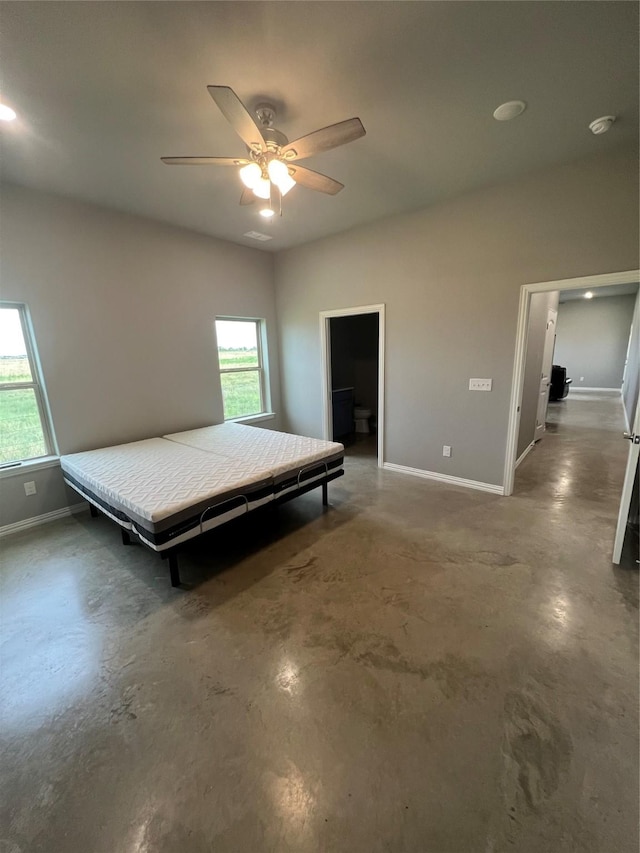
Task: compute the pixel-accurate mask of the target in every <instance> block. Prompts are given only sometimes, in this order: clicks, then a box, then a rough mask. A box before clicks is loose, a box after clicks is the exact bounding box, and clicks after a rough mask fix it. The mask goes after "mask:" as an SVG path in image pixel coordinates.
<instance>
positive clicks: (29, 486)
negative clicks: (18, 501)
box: [24, 480, 36, 495]
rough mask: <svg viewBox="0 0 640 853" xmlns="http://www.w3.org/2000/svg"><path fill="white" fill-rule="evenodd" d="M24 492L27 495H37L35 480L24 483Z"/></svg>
mask: <svg viewBox="0 0 640 853" xmlns="http://www.w3.org/2000/svg"><path fill="white" fill-rule="evenodd" d="M24 493H25V495H35V493H36V484H35V483H34V481H33V480H29V482H28V483H25V484H24Z"/></svg>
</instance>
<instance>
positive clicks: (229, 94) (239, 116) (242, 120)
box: [207, 86, 267, 151]
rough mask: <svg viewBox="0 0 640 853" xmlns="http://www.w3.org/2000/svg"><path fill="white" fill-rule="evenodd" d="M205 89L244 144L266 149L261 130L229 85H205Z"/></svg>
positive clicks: (253, 148) (261, 149)
mask: <svg viewBox="0 0 640 853" xmlns="http://www.w3.org/2000/svg"><path fill="white" fill-rule="evenodd" d="M207 90H208V92H209V94H210V95H211V97H212V98H213V100H214V101H215V102H216V104H217V105H218V107H219V108H220V112H221V113H222V115H223V116H224V117H225V118H226V120H227V121H228V122H229V124H230V125H231V127H232V128H233V129H234V130H235V132H236V133H237V134H238V136H239V137H240V139H242V141H243V142H244V143H245V145H248V146H249V148H250V149H251V150H252V151H255V150H257V151H266V150H267V146H266V143H265V141H264V139H263V137H262V131H261V130H260V128H259V127H258V125H257V124H256V122H255V121H254V120H253V118H252V117H251V114H250V113H249V112H248V111H247V108H246V107H245V105H244V104H243V103H242V101H241V100H240V98H239V97H238V96H237V95H236V93H235V92H234V91H233V89H230V88H229V86H207Z"/></svg>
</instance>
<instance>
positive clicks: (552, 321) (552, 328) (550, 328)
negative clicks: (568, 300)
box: [533, 308, 558, 441]
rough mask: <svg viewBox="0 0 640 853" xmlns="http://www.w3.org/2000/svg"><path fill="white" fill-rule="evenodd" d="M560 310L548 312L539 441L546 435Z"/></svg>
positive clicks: (539, 414) (539, 412)
mask: <svg viewBox="0 0 640 853" xmlns="http://www.w3.org/2000/svg"><path fill="white" fill-rule="evenodd" d="M557 320H558V312H557V311H554V310H553V309H551V308H550V309H549V311H548V313H547V331H546V333H545V337H544V351H543V353H542V369H541V373H540V388H539V391H538V411H537V412H536V431H535V434H534V436H533V440H534V441H539V440H540V439H541V438H542V436H543V435H544V431H545V428H546V426H545V424H546V420H547V405H548V403H549V386H550V385H551V365H552V363H553V348H554V346H555V342H556V323H557Z"/></svg>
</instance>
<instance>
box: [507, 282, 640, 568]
mask: <svg viewBox="0 0 640 853" xmlns="http://www.w3.org/2000/svg"><path fill="white" fill-rule="evenodd" d="M618 275H619V276H620V277H622V275H623V274H618ZM604 278H606V277H605V276H599V277H593V278H592V279H591V281H592V282H593V283H592V285H591V287H589V286H588V284H587V286H586V287H584V288H579V287H577V286H576V284H577V282H571V283H567V284H569V285H570V286H569V287H568V288H567V289H566V290H564V289H562V288H559V289H558V290H556V291H553V290H551V289H549V287H550V286H551V285H552V284H553V283H549V285H548V286H546V289H541V290H540V291H538V292H536V291H535V290H533V288H535V287H536V286H535V285H531V286H529V287H531V288H532V290H531V291H530V293H529V294H525V295H526V296H528V297H529V303H528V316H527V318H526V319H527V325H526V327H525V331H526V334H525V335H524V338H525V346H524V348H523V354H522V363H521V365H520V397H519V398H518V399H519V406H518V410H517V411H518V414H519V423H518V433H517V442H515V447H516V448H517V458H516V460H515V465H514V469H515V470H514V473H513V494H514V495H516V496H520V497H526V498H531V499H534V500H535V501H540V502H542V503H546V505H547V507H548V506H549V504H551V506H552V508H553V509H554V513H557V519H558V522H559V523H560V522H561V520H564V523H565V524H566V531H567V536H571V523H570V519H571V517H572V514H573V513H574V512H579V513H580V514H581V517H582V518H584V517H585V516H587V517H588V518H589V519H590V520H591V524H590V529H591V531H592V533H593V537H594V543H598V544H597V546H596V547H602V548H604V550H606V549H607V548H608V547H611V548H612V550H613V552H614V557H613V562H614V563H617V562H619V557H620V551H621V550H622V546H623V544H624V543H626V547H625V549H624V558H625V559H624V562H625V563H626V564H627V565H633V566H635V565H636V561H637V558H638V553H637V551H638V528H637V521H638V518H637V515H638V510H637V488H638V486H637V448H636V447H635V445H634V444H631V445H630V444H629V442H626V441H624V440H623V436H624V435H626V437H629V438H631V441H632V442H633V441H634V433H633V428H634V427H633V424H634V419H635V413H636V410H637V400H638V385H639V370H640V369H639V365H638V361H639V358H640V344H639V343H638V334H639V329H638V326H639V325H640V322H639V318H640V314H639V312H638V299H639V297H638V282H637V274H636V276H635V281H634V280H633V278H634V276H633V275H632V274H629V275H628V276H627V278H629V280H628V281H626V282H620V283H617V284H611V285H609V286H605V285H599V282H598V280H599V279H604ZM586 281H587V282H589V280H588V279H587V280H586ZM558 284H559V285H562V284H563V283H562V282H558ZM598 285H599V286H598ZM523 290H524V289H523ZM521 308H522V305H521ZM521 319H522V312H521ZM636 423H637V421H636ZM637 431H638V430H637V429H636V432H637ZM634 452H635V457H634ZM505 481H506V482H507V477H506V476H505ZM634 481H635V485H634ZM634 489H635V492H636V497H635V499H634V497H633V494H634ZM629 498H631V499H630V500H629ZM623 504H625V505H624V506H623ZM617 519H618V521H616V520H617ZM614 537H615V538H614ZM614 542H615V547H614Z"/></svg>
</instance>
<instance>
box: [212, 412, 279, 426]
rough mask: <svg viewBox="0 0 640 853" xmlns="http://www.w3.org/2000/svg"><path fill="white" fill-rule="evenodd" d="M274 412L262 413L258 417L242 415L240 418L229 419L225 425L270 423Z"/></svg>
mask: <svg viewBox="0 0 640 853" xmlns="http://www.w3.org/2000/svg"><path fill="white" fill-rule="evenodd" d="M275 416H276V414H275V412H262V413H261V414H259V415H244V417H242V418H229V420H228V421H225V423H228V424H259V423H260V422H261V421H272V420H273V419H274V418H275Z"/></svg>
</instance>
